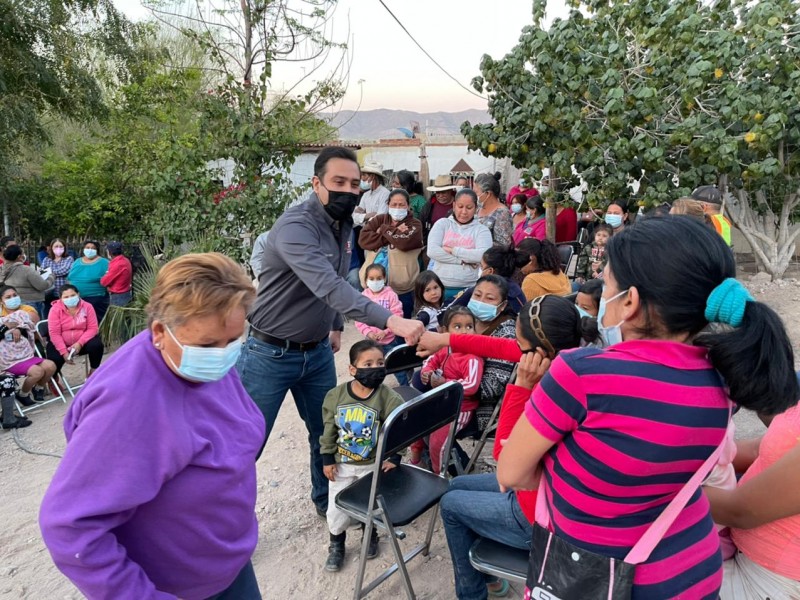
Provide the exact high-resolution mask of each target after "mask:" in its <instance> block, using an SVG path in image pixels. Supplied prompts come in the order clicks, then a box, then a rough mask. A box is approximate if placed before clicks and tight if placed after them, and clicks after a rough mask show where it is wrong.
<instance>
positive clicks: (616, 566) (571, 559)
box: [525, 440, 725, 600]
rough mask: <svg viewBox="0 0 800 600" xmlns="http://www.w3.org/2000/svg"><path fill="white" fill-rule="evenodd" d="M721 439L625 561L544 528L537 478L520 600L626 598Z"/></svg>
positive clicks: (541, 489)
mask: <svg viewBox="0 0 800 600" xmlns="http://www.w3.org/2000/svg"><path fill="white" fill-rule="evenodd" d="M724 445H725V440H723V441H722V443H721V444H720V445H719V447H718V448H717V449H716V450H715V451H714V452H713V453H712V454H711V456H709V457H708V459H706V462H704V463H703V465H702V466H701V467H700V469H698V471H697V472H696V473H695V474H694V475H692V478H691V479H690V480H689V481H688V482H687V483H686V485H684V486H683V488H681V490H680V491H679V492H678V493H677V494H676V495H675V497H674V498H673V499H672V501H670V503H669V504H668V505H667V507H666V508H665V509H664V510H663V511H662V512H661V514H660V515H659V516H658V518H657V519H656V520H655V521H653V523H652V524H651V525H650V527H648V528H647V531H645V533H644V535H643V536H642V537H641V538H640V539H639V541H638V542H636V545H635V546H634V547H633V548H631V550H630V552H629V553H628V555H627V556H626V557H625V559H624V560H616V559H613V558H609V557H607V556H602V555H599V554H595V553H593V552H589V551H588V550H585V549H583V548H579V547H578V546H575V545H574V544H572V543H570V542H568V541H566V540H563V539H561V538H560V537H558V536H557V535H556V534H555V533H553V532H552V531H550V530H549V526H550V513H549V511H548V508H547V498H546V495H547V494H546V489H545V487H546V486H545V483H546V482H545V478H544V473H542V476H541V479H540V480H539V493H538V494H537V497H536V523H535V524H534V526H533V541H532V543H531V554H530V558H529V560H528V577H527V580H526V582H525V583H526V586H525V600H627V599H628V598H630V597H631V591H632V588H633V576H634V573H635V572H636V565H638V564H640V563H643V562H645V561H646V560H647V559H648V558H650V554H651V553H652V552H653V550H654V549H655V547H656V546H657V545H658V543H659V542H660V541H661V539H662V538H663V537H664V535H665V534H666V533H667V530H668V529H669V528H670V527H671V526H672V523H673V522H674V521H675V519H676V518H677V517H678V515H679V514H680V513H681V511H682V510H683V509H684V507H685V506H686V504H687V502H689V500H691V498H692V496H693V495H694V493H695V491H696V490H697V488H698V487H700V485H701V484H702V483H703V480H704V479H705V478H706V477H707V476H708V474H709V473H710V472H711V469H713V468H714V466H715V465H716V464H717V461H718V460H719V456H720V454H721V453H722V449H723V447H724Z"/></svg>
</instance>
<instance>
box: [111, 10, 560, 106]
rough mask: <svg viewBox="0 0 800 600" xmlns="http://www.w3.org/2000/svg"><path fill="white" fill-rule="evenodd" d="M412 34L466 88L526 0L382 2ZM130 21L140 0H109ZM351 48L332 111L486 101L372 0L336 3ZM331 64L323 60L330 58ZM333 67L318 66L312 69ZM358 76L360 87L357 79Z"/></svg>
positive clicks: (277, 78) (285, 77) (338, 24)
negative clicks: (344, 83) (345, 79)
mask: <svg viewBox="0 0 800 600" xmlns="http://www.w3.org/2000/svg"><path fill="white" fill-rule="evenodd" d="M384 2H385V3H386V5H387V6H388V7H389V8H390V9H391V10H392V12H394V14H395V15H396V16H397V18H398V19H399V20H400V21H401V22H402V23H403V24H404V25H405V27H406V28H407V29H408V30H409V32H410V33H411V35H413V36H414V38H416V40H417V41H418V42H419V43H420V44H421V45H422V47H423V48H425V50H427V51H428V53H429V54H431V55H432V56H433V58H435V59H436V61H437V62H439V64H441V65H442V66H443V67H444V68H445V69H446V70H447V71H448V72H449V73H450V74H451V75H452V76H453V77H455V78H456V79H457V80H458V81H459V82H461V83H462V84H463V85H464V86H465V87H468V88H470V89H472V88H471V86H470V80H471V79H472V78H473V77H475V76H476V75H479V74H480V69H479V65H480V59H481V56H482V55H483V54H489V55H490V56H492V57H493V58H495V59H499V58H501V57H502V56H503V55H505V53H506V52H508V51H509V50H510V49H511V48H512V47H513V46H514V45H515V44H516V41H517V39H518V38H519V34H520V31H521V30H522V27H524V26H525V25H528V24H530V23H531V21H532V17H531V10H532V2H531V0H494V1H493V2H491V1H490V2H487V1H486V0H384ZM115 4H116V5H117V7H118V8H119V9H121V10H122V11H123V12H125V13H126V14H127V15H128V16H129V17H130V18H132V19H137V20H138V19H143V18H147V16H148V11H147V10H146V9H144V8H143V7H142V6H141V3H140V0H115ZM567 14H568V11H567V8H566V7H565V5H564V2H563V0H554V1H551V2H549V6H548V15H547V17H548V21H551V20H552V19H553V18H556V17H566V15H567ZM348 21H349V29H350V33H351V37H350V40H349V42H348V44H349V46H350V48H351V54H352V65H351V68H350V77H349V85H348V87H347V93H346V95H345V98H344V100H343V102H342V103H341V105H340V106H339V107H338V108H344V109H356V108H357V107H358V106H359V100H360V97H361V89H360V88H362V87H363V100H362V101H361V106H360V109H361V110H370V109H375V108H391V109H402V110H412V111H418V112H433V111H447V112H454V111H459V110H464V109H468V108H486V101H485V100H484V99H482V98H478V97H476V96H473V95H471V94H470V93H469V92H467V91H465V90H463V89H462V88H461V87H459V86H458V85H457V84H456V83H455V82H453V81H452V80H450V79H449V78H448V77H447V76H446V75H445V74H444V73H442V72H441V71H440V70H439V69H438V68H437V67H436V65H435V64H434V63H433V62H431V60H430V59H429V58H428V57H426V56H425V55H424V54H423V53H422V51H421V50H420V49H419V48H418V47H417V46H416V45H414V43H413V42H412V41H411V39H409V37H408V36H407V35H406V33H405V32H404V31H403V30H402V29H401V28H400V26H399V25H398V24H397V23H396V22H395V21H394V19H392V17H391V16H390V15H389V13H388V12H387V11H386V10H385V9H384V7H383V6H382V5H381V4H380V2H378V0H339V2H338V7H337V8H336V13H335V18H334V37H335V38H336V39H337V41H345V38H346V36H347V28H348ZM329 62H330V61H329ZM331 68H333V65H330V66H329V65H327V64H326V65H323V68H322V69H320V70H319V71H317V72H318V73H322V72H325V70H326V69H327V70H329V69H331ZM301 74H302V71H301V70H300V69H299V68H298V67H296V66H295V65H291V66H288V65H279V66H277V67H276V69H275V74H274V77H273V80H272V81H273V83H274V84H275V86H276V87H277V88H286V87H290V86H291V85H292V84H293V83H294V82H295V81H297V79H299V78H300V76H301ZM359 80H363V83H362V84H361V85H359V83H358V81H359Z"/></svg>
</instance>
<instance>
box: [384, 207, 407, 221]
mask: <svg viewBox="0 0 800 600" xmlns="http://www.w3.org/2000/svg"><path fill="white" fill-rule="evenodd" d="M389 216H390V217H392V219H394V220H395V221H402V220H403V219H405V218H406V217H407V216H408V210H407V209H405V208H390V209H389Z"/></svg>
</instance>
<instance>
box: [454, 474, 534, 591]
mask: <svg viewBox="0 0 800 600" xmlns="http://www.w3.org/2000/svg"><path fill="white" fill-rule="evenodd" d="M439 507H440V509H441V512H442V522H443V523H444V532H445V535H446V536H447V545H448V546H449V548H450V557H451V558H452V560H453V571H454V572H455V578H456V596H457V597H458V599H459V600H485V598H486V597H487V595H488V590H487V589H486V577H487V576H485V575H484V574H483V573H481V572H479V571H476V570H475V569H474V568H472V565H471V564H470V562H469V549H470V548H471V547H472V544H473V543H475V540H477V539H478V537H485V538H489V539H492V540H495V541H497V542H500V543H502V544H506V545H508V546H513V547H514V548H521V549H523V550H528V549H530V547H531V537H532V536H533V526H532V525H531V524H530V523H529V522H528V519H527V518H526V517H525V514H524V513H523V512H522V509H521V508H520V506H519V503H518V502H517V497H516V495H515V494H514V492H505V493H502V492H501V491H500V486H499V485H498V484H497V476H496V475H495V474H494V473H484V474H481V475H462V476H461V477H456V478H455V479H453V480H452V481H450V490H449V491H448V492H447V493H446V494H445V495H444V496H442V500H441V502H440V504H439Z"/></svg>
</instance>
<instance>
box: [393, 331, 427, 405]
mask: <svg viewBox="0 0 800 600" xmlns="http://www.w3.org/2000/svg"><path fill="white" fill-rule="evenodd" d="M424 361H425V359H423V358H420V357H419V356H417V347H416V346H409V345H408V344H401V345H399V346H397V347H395V348H392V349H391V350H389V354H387V355H386V359H385V362H384V364H385V366H386V373H387V375H394V374H395V373H403V372H404V371H410V370H413V369H418V368H419V367H421V366H422V363H423V362H424ZM394 391H395V392H397V393H398V394H399V395H400V397H401V398H402V399H403V400H405V401H406V402H408V401H409V400H411V399H412V398H416V397H417V396H421V395H422V392H420V391H419V390H418V389H417V388H414V387H411V386H410V385H399V386H397V387H396V388H394Z"/></svg>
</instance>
